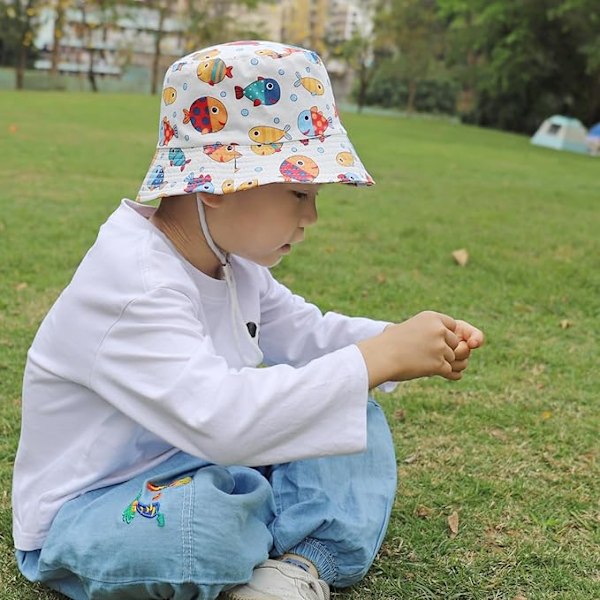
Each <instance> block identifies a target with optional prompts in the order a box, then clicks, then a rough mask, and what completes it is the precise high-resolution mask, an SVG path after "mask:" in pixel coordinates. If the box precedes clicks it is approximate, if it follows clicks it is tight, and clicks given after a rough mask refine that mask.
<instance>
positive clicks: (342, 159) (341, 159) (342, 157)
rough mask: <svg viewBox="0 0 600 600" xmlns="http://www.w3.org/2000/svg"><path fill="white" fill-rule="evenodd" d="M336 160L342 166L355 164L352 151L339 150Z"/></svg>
mask: <svg viewBox="0 0 600 600" xmlns="http://www.w3.org/2000/svg"><path fill="white" fill-rule="evenodd" d="M335 160H336V162H337V164H338V165H342V167H351V166H352V165H353V164H354V155H353V154H352V152H338V154H337V156H336V157H335Z"/></svg>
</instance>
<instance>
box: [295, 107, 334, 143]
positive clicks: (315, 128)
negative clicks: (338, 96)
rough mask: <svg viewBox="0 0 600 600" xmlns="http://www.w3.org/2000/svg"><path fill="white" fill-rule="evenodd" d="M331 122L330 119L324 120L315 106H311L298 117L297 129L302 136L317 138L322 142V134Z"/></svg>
mask: <svg viewBox="0 0 600 600" xmlns="http://www.w3.org/2000/svg"><path fill="white" fill-rule="evenodd" d="M332 122H333V119H332V118H331V117H329V118H326V117H325V115H324V114H323V113H322V112H321V111H320V110H319V109H318V108H317V107H316V106H311V108H310V110H303V111H302V112H301V113H300V114H299V115H298V129H299V130H300V131H301V132H302V133H303V134H304V135H307V136H309V137H317V138H319V139H320V140H321V141H322V142H324V141H325V136H324V135H323V134H324V132H325V130H326V129H327V128H328V127H329V126H330V125H331V123H332Z"/></svg>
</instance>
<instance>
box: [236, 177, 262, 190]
mask: <svg viewBox="0 0 600 600" xmlns="http://www.w3.org/2000/svg"><path fill="white" fill-rule="evenodd" d="M257 186H258V179H250V180H248V181H244V182H243V183H240V185H238V187H237V190H236V191H237V192H241V191H243V190H249V189H251V188H255V187H257Z"/></svg>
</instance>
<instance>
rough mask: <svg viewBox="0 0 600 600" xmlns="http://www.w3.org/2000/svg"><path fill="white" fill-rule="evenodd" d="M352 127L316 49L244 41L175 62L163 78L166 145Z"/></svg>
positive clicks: (243, 141) (274, 138)
mask: <svg viewBox="0 0 600 600" xmlns="http://www.w3.org/2000/svg"><path fill="white" fill-rule="evenodd" d="M334 133H345V129H344V128H343V126H342V124H341V121H340V119H339V116H338V112H337V108H336V105H335V99H334V96H333V92H332V87H331V82H330V79H329V75H328V73H327V70H326V69H325V67H324V65H323V62H322V60H321V59H320V57H319V56H318V55H317V54H316V53H315V52H313V51H311V50H307V49H304V48H299V47H296V46H290V45H284V44H280V43H276V42H263V41H254V40H252V41H243V42H232V43H229V44H221V45H217V46H212V47H209V48H205V49H203V50H199V51H196V52H192V53H190V54H188V55H187V56H184V57H182V58H181V59H179V60H177V61H175V62H174V63H173V64H172V65H171V66H170V67H169V69H168V70H167V73H166V74H165V78H164V84H163V94H162V102H161V114H160V122H159V136H158V137H159V139H158V147H159V148H161V147H162V148H164V147H167V146H177V147H179V148H182V149H185V148H192V147H205V146H210V145H213V144H222V145H225V146H227V145H231V144H238V145H246V146H249V145H252V144H274V143H278V142H280V141H281V142H285V141H294V140H303V139H310V138H312V137H321V136H327V135H331V134H334Z"/></svg>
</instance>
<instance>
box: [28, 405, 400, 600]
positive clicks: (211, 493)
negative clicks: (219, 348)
mask: <svg viewBox="0 0 600 600" xmlns="http://www.w3.org/2000/svg"><path fill="white" fill-rule="evenodd" d="M395 491H396V461H395V457H394V448H393V443H392V439H391V435H390V431H389V428H388V425H387V422H386V420H385V416H384V415H383V412H382V410H381V408H380V407H379V405H378V404H377V403H375V402H374V401H373V400H369V403H368V449H367V451H366V452H364V453H360V454H353V455H347V456H335V457H326V458H317V459H310V460H303V461H298V462H292V463H286V464H280V465H274V466H270V467H264V468H257V469H253V468H249V467H220V466H217V465H214V464H210V463H207V462H206V461H203V460H201V459H198V458H195V457H192V456H190V455H188V454H184V453H179V454H176V455H175V456H173V457H171V458H170V459H169V460H167V461H165V462H164V463H162V464H160V465H158V466H157V467H155V468H153V469H151V470H149V471H147V472H146V473H143V474H142V475H139V476H138V477H135V478H134V479H132V480H130V481H127V482H124V483H121V484H118V485H114V486H110V487H107V488H102V489H99V490H95V491H92V492H88V493H86V494H84V495H82V496H80V497H79V498H76V499H74V500H71V501H70V502H67V503H66V504H65V505H64V506H63V507H62V509H61V510H60V511H59V513H58V515H57V516H56V518H55V520H54V522H53V524H52V527H51V529H50V533H49V535H48V538H47V539H46V541H45V543H44V546H43V548H42V549H41V550H35V551H31V552H21V551H17V562H18V564H19V568H20V569H21V571H22V573H23V574H24V575H25V577H27V578H28V579H30V580H32V581H42V582H44V583H45V584H46V585H47V586H48V587H50V588H52V589H55V590H57V591H59V592H61V593H63V594H65V595H66V596H68V597H69V598H73V599H75V600H87V599H88V598H89V599H93V600H96V599H105V598H111V599H115V598H118V599H119V600H125V599H134V598H135V599H139V598H172V599H174V600H187V599H192V598H197V599H199V600H214V599H215V598H216V597H217V596H218V595H219V593H220V592H221V591H222V590H223V589H226V588H228V587H231V586H234V585H237V584H239V583H243V582H246V581H248V580H249V579H250V577H251V575H252V571H253V569H254V568H255V567H256V566H257V565H259V564H260V563H262V562H263V561H265V560H266V559H267V558H268V557H269V556H271V557H276V556H280V555H281V554H283V553H285V552H294V553H296V554H300V555H302V556H305V557H306V558H308V559H310V560H311V561H312V562H313V563H314V564H315V565H316V567H317V569H318V570H319V574H320V577H321V578H322V579H324V580H325V581H327V582H328V583H329V584H331V585H334V586H336V587H345V586H349V585H352V584H353V583H356V582H357V581H359V580H360V579H362V578H363V577H364V575H365V574H366V572H367V570H368V569H369V567H370V566H371V564H372V562H373V560H374V558H375V555H376V553H377V551H378V550H379V547H380V546H381V543H382V541H383V538H384V535H385V531H386V528H387V525H388V522H389V517H390V512H391V509H392V504H393V500H394V495H395Z"/></svg>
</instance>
